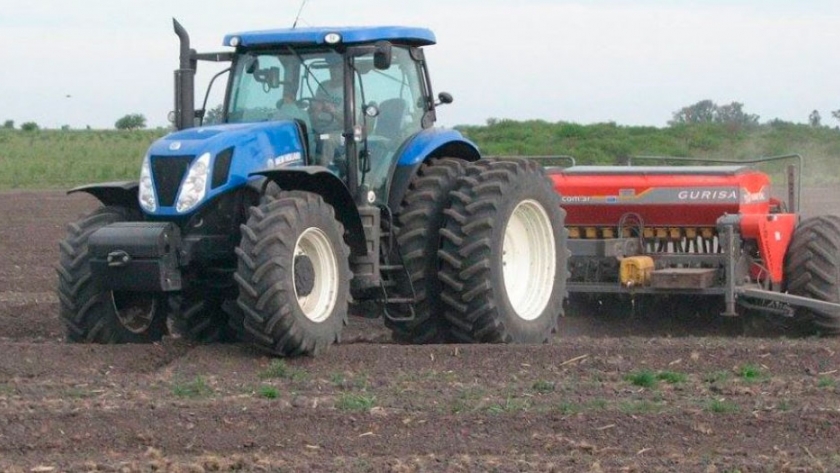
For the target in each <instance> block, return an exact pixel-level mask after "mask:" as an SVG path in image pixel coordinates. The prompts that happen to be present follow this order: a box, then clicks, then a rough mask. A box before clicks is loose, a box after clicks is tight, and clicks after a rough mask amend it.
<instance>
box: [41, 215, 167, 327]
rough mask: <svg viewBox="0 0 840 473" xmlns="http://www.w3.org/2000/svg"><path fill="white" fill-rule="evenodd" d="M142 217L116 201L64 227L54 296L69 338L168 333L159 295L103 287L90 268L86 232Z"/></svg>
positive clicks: (90, 232)
mask: <svg viewBox="0 0 840 473" xmlns="http://www.w3.org/2000/svg"><path fill="white" fill-rule="evenodd" d="M138 220H140V214H139V212H137V211H134V210H130V209H127V208H124V207H119V206H106V207H100V208H99V209H96V210H95V211H93V212H92V213H90V214H89V215H87V216H85V217H82V218H81V219H80V220H79V221H77V222H75V223H71V224H70V225H68V227H67V237H66V238H65V239H64V240H62V241H61V242H60V243H59V250H60V253H61V257H60V261H59V265H58V268H57V271H58V295H59V304H60V313H61V320H62V322H63V323H64V326H65V328H66V330H67V340H68V341H70V342H88V343H149V342H154V341H157V340H160V339H161V337H162V336H163V335H164V333H165V332H166V317H167V314H166V312H167V307H166V304H164V303H163V300H162V297H161V296H158V295H155V294H152V293H144V292H130V291H110V290H106V289H103V288H102V285H101V281H98V280H96V279H95V278H94V277H93V274H92V273H91V269H90V260H91V253H90V251H88V240H89V239H90V236H91V235H92V234H93V233H94V232H95V231H96V230H99V229H100V228H102V227H105V226H106V225H110V224H112V223H117V222H128V221H138Z"/></svg>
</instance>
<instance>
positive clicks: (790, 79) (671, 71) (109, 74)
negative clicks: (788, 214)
mask: <svg viewBox="0 0 840 473" xmlns="http://www.w3.org/2000/svg"><path fill="white" fill-rule="evenodd" d="M301 4H302V2H301V0H237V1H225V2H222V1H218V0H142V1H141V0H84V1H80V2H69V1H66V0H27V1H21V0H0V44H2V47H0V48H1V49H0V61H1V62H2V66H0V121H5V120H14V121H15V124H16V125H17V126H19V125H20V124H21V123H24V122H28V121H34V122H36V123H38V124H39V125H40V126H41V127H42V128H58V127H61V126H63V125H68V126H70V127H71V128H84V127H86V126H90V127H92V128H113V126H114V122H115V121H116V120H117V119H119V118H120V117H122V116H124V115H126V114H129V113H141V114H143V115H144V116H145V117H146V118H147V121H148V125H149V126H151V127H155V126H165V125H167V121H166V116H167V113H168V112H169V110H171V109H172V104H173V90H172V89H173V73H172V71H173V70H174V69H175V68H176V67H177V66H178V40H177V37H176V36H175V34H174V33H173V32H172V18H173V17H174V18H177V19H178V20H179V21H180V22H181V23H182V24H183V25H184V26H185V27H186V28H187V31H188V32H189V33H190V36H191V39H192V46H193V48H195V49H197V50H198V51H200V52H210V51H224V50H226V48H225V47H223V46H222V45H221V44H222V38H223V37H224V35H225V34H227V33H233V32H239V31H247V30H257V29H270V28H278V27H290V26H291V25H292V23H293V22H294V21H295V17H296V15H297V13H298V11H299V10H300V7H301ZM298 25H300V26H345V25H406V26H423V27H427V28H430V29H432V30H433V31H434V32H435V34H436V36H437V40H438V44H436V45H434V46H429V47H427V48H426V57H427V59H428V62H429V68H430V71H431V75H432V86H433V88H434V89H435V92H436V93H437V92H440V91H447V92H450V93H451V94H452V95H453V96H454V98H455V101H454V103H452V104H451V105H447V106H445V107H442V108H441V109H440V110H439V112H438V118H439V121H438V122H439V124H440V125H443V126H447V127H452V126H456V125H465V124H484V123H486V121H487V119H489V118H500V119H501V118H509V119H515V120H527V119H541V120H546V121H549V122H558V121H566V122H576V123H584V124H587V123H598V122H608V121H613V122H616V123H618V124H620V125H647V126H657V127H661V126H666V124H667V122H668V120H669V119H670V118H671V117H672V114H673V112H675V111H677V110H679V109H680V108H682V107H684V106H687V105H691V104H694V103H696V102H698V101H700V100H704V99H710V100H713V101H715V102H716V103H718V104H726V103H730V102H733V101H737V102H741V103H743V104H745V107H744V108H745V111H746V112H748V113H753V114H757V115H759V116H760V117H761V121H768V120H771V119H774V118H779V119H782V120H788V121H793V122H806V121H807V119H808V115H809V114H810V113H811V112H812V111H813V110H818V111H819V112H820V114H821V115H822V117H823V123H825V124H832V122H836V121H835V120H834V119H833V118H831V111H832V110H837V109H840V85H838V84H840V81H838V78H839V77H840V1H837V0H798V1H797V0H784V1H783V0H705V1H699V0H698V1H688V0H636V1H629V0H589V1H583V0H578V1H566V0H423V1H422V2H416V1H407V0H353V1H348V0H344V1H342V0H307V1H306V3H305V5H304V7H303V10H302V12H301V14H300V19H299V21H298ZM204 66H205V64H201V65H200V67H199V75H198V78H197V84H198V87H197V90H196V95H197V96H203V93H204V90H205V88H206V84H207V81H208V80H209V78H210V76H211V75H212V72H213V69H212V68H211V67H204ZM221 89H222V87H220V84H219V85H217V86H215V87H214V90H215V91H218V92H221ZM214 96H215V95H214ZM833 124H837V123H833Z"/></svg>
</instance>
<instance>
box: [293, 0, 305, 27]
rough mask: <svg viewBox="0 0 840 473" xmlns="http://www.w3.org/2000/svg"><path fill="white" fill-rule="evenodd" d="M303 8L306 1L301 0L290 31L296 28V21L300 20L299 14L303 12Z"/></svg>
mask: <svg viewBox="0 0 840 473" xmlns="http://www.w3.org/2000/svg"><path fill="white" fill-rule="evenodd" d="M305 6H306V0H303V1H302V2H301V3H300V8H299V9H298V12H297V16H296V17H295V22H294V23H292V29H295V28H297V24H298V20H300V14H301V12H303V7H305Z"/></svg>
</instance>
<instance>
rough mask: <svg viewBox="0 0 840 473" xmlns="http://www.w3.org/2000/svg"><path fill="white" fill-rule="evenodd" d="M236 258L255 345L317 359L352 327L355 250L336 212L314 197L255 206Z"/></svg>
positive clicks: (284, 197) (286, 196) (282, 196)
mask: <svg viewBox="0 0 840 473" xmlns="http://www.w3.org/2000/svg"><path fill="white" fill-rule="evenodd" d="M241 228H242V240H241V243H240V246H239V248H237V249H236V254H237V256H238V257H239V265H238V269H237V271H236V274H235V275H234V279H235V280H236V282H237V283H238V284H239V299H238V301H237V303H238V305H239V307H240V308H241V309H242V311H243V314H244V331H245V336H246V338H247V339H248V340H249V341H252V342H254V343H255V344H256V345H257V346H258V347H260V348H262V349H265V350H267V351H269V352H271V353H274V354H277V355H282V356H293V355H304V354H306V355H314V354H317V353H319V352H320V351H322V350H323V349H325V348H326V347H327V346H328V345H330V344H331V343H333V342H336V341H338V339H339V336H340V334H341V330H342V328H343V327H344V325H345V324H346V322H347V305H348V301H349V299H350V279H351V278H352V273H351V272H350V269H349V262H348V258H349V253H350V250H349V248H348V246H347V245H346V243H345V242H344V239H343V234H344V228H343V226H342V225H341V223H339V222H338V221H337V220H336V218H335V211H334V210H333V208H332V207H331V206H330V205H328V204H327V203H325V202H324V200H323V198H321V196H319V195H317V194H313V193H310V192H300V191H293V192H280V193H279V194H278V195H277V197H276V198H274V197H266V198H265V199H264V201H263V203H262V204H261V205H260V206H258V207H252V208H251V210H250V217H249V218H248V221H247V222H246V223H245V224H244V225H242V227H241Z"/></svg>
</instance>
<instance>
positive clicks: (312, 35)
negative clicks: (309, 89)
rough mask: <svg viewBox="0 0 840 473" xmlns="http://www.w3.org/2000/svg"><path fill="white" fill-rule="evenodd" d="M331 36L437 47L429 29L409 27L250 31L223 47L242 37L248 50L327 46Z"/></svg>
mask: <svg viewBox="0 0 840 473" xmlns="http://www.w3.org/2000/svg"><path fill="white" fill-rule="evenodd" d="M329 33H338V34H340V35H341V38H342V41H341V43H342V44H355V43H372V42H375V41H381V40H387V41H393V42H397V43H403V44H409V45H412V46H428V45H431V44H435V34H434V33H432V31H431V30H428V29H426V28H415V27H408V26H368V27H358V26H357V27H353V26H337V27H334V28H330V27H318V28H294V29H292V28H284V29H276V30H264V31H247V32H242V33H234V34H229V35H227V36H225V39H224V43H223V44H224V45H225V46H231V39H232V38H234V37H236V38H239V45H240V46H245V47H252V46H270V45H277V44H326V43H325V42H324V36H326V35H327V34H329Z"/></svg>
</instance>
